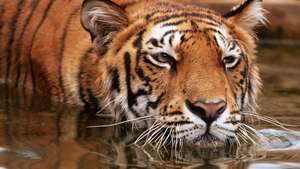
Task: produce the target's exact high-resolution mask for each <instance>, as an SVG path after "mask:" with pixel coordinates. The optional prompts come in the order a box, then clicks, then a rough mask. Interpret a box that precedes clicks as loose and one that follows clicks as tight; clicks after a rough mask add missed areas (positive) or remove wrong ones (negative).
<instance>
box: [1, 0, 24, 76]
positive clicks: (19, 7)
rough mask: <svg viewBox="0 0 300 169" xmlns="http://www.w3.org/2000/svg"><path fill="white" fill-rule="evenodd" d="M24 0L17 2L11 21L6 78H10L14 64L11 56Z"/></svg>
mask: <svg viewBox="0 0 300 169" xmlns="http://www.w3.org/2000/svg"><path fill="white" fill-rule="evenodd" d="M24 2H25V1H22V0H20V1H19V2H18V4H17V7H16V11H15V14H14V16H13V17H12V20H11V23H10V30H11V32H10V36H9V40H8V43H7V50H6V64H7V65H6V66H7V67H6V73H5V79H6V80H8V79H9V72H10V67H11V64H12V60H11V58H12V57H13V56H11V55H12V48H13V43H14V38H15V33H16V30H17V25H18V20H19V16H20V15H21V12H22V7H23V6H24Z"/></svg>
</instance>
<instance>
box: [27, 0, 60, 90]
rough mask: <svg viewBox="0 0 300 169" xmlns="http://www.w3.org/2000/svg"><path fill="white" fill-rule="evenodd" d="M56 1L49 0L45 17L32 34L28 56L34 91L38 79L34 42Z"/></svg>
mask: <svg viewBox="0 0 300 169" xmlns="http://www.w3.org/2000/svg"><path fill="white" fill-rule="evenodd" d="M54 2H55V0H48V4H47V7H46V9H45V12H44V14H43V17H42V19H41V20H40V22H39V24H38V26H37V27H36V29H35V31H34V32H33V36H32V39H31V41H30V46H29V56H28V57H27V58H28V61H29V65H30V73H31V79H32V89H33V91H32V92H34V91H35V87H36V79H35V74H34V69H33V61H32V56H31V53H32V47H33V43H34V40H35V38H36V35H37V33H38V32H39V30H40V28H41V26H42V25H43V24H44V21H45V19H46V18H47V16H48V13H49V11H50V9H51V7H52V5H53V3H54Z"/></svg>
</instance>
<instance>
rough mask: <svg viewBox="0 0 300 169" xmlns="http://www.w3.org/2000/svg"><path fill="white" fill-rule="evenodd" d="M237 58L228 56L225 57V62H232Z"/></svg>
mask: <svg viewBox="0 0 300 169" xmlns="http://www.w3.org/2000/svg"><path fill="white" fill-rule="evenodd" d="M236 59H237V58H235V57H234V56H232V55H231V56H226V57H225V58H224V59H223V62H224V64H232V63H234V62H235V61H236Z"/></svg>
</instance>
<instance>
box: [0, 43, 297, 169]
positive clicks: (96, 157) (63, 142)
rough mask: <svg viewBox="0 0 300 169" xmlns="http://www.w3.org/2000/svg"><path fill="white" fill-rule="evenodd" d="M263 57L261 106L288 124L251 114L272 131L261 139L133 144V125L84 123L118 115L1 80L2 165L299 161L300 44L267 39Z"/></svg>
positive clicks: (267, 168) (247, 166)
mask: <svg viewBox="0 0 300 169" xmlns="http://www.w3.org/2000/svg"><path fill="white" fill-rule="evenodd" d="M258 60H259V63H260V67H261V74H262V78H263V83H264V88H263V91H262V93H261V95H260V99H259V105H260V109H259V113H261V114H262V115H265V116H271V117H273V118H275V119H277V120H279V121H281V122H284V123H286V124H289V125H290V126H289V127H288V128H289V129H290V130H284V129H282V128H278V127H276V126H275V125H274V124H268V123H264V122H259V121H256V122H254V124H252V125H253V126H254V127H255V128H256V129H258V130H260V133H261V134H263V135H264V136H265V137H267V138H269V139H270V141H269V142H268V144H265V145H262V147H253V146H252V147H251V146H245V147H241V148H238V149H236V148H200V147H193V146H191V147H184V148H183V149H182V150H180V151H179V152H178V153H176V154H174V152H173V153H172V151H170V150H169V149H168V148H166V149H164V150H162V151H160V152H156V151H155V150H153V149H152V148H151V147H144V148H142V147H139V146H134V145H131V144H130V143H132V141H134V137H132V135H133V134H132V132H131V131H134V130H131V126H130V125H125V126H122V127H118V128H116V127H115V128H113V127H111V128H102V129H99V128H97V129H94V128H87V126H90V125H98V124H107V123H112V122H113V121H112V120H111V118H109V117H101V118H100V117H98V116H95V115H93V114H91V113H89V112H87V111H83V110H80V109H78V108H66V107H65V106H63V105H53V104H50V103H49V101H47V100H44V99H43V98H37V97H33V98H31V96H30V95H26V94H20V93H17V92H13V91H8V90H7V89H4V88H3V87H1V88H0V91H1V93H0V169H19V168H20V169H23V168H24V169H108V168H113V169H115V168H116V169H117V168H165V169H168V168H182V169H192V168H193V169H201V168H203V169H223V168H231V169H277V168H289V169H297V168H299V169H300V126H299V125H300V49H299V47H297V46H284V47H281V46H280V45H278V46H264V47H262V48H260V49H259V57H258ZM297 125H298V126H297ZM126 128H129V129H130V130H126Z"/></svg>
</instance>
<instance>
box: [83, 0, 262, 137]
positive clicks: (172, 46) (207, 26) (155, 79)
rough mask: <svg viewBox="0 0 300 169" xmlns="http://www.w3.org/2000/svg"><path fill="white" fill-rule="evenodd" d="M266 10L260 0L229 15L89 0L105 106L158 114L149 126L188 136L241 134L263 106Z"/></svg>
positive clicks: (163, 4)
mask: <svg viewBox="0 0 300 169" xmlns="http://www.w3.org/2000/svg"><path fill="white" fill-rule="evenodd" d="M263 12H264V10H263V8H262V2H261V1H260V0H246V1H244V2H243V3H242V4H240V5H238V6H236V7H234V8H233V9H232V10H231V11H229V12H228V13H227V14H225V15H221V14H219V13H217V12H215V11H212V10H209V9H204V8H199V7H195V6H186V5H184V4H181V3H178V2H169V1H163V0H153V1H146V0H145V1H139V2H130V3H127V4H126V5H120V4H116V3H114V2H111V1H108V0H101V1H99V0H85V1H84V3H83V6H82V10H81V23H82V25H83V27H84V28H85V29H86V30H87V31H88V32H89V33H90V34H91V37H92V41H93V45H94V49H95V50H96V52H97V55H98V57H99V61H98V69H99V72H101V73H100V74H99V77H98V78H97V79H98V80H97V84H95V86H101V87H97V89H99V90H100V91H98V94H99V95H98V96H99V97H100V98H102V102H101V105H102V106H105V107H108V109H109V110H110V111H112V112H114V113H115V114H117V115H119V116H125V117H126V118H127V119H129V120H130V119H136V118H139V117H152V118H153V119H155V123H153V121H152V120H146V121H147V126H148V127H150V126H151V125H152V126H151V128H153V129H154V128H156V129H160V130H161V131H163V129H164V128H167V129H172V134H171V135H172V136H171V137H173V138H176V139H181V140H185V141H187V142H194V143H196V142H203V141H209V140H210V139H212V140H220V141H225V140H226V139H227V138H228V137H235V133H236V132H237V130H238V128H239V126H240V124H241V123H243V121H242V112H248V111H250V112H253V111H255V106H256V103H255V99H256V94H257V90H258V88H259V87H260V79H259V76H258V69H257V67H256V61H255V43H254V42H255V37H254V33H253V29H254V27H255V26H257V25H258V24H260V23H264V21H265V18H264V15H263ZM104 98H105V99H104ZM158 133H159V132H158Z"/></svg>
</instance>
